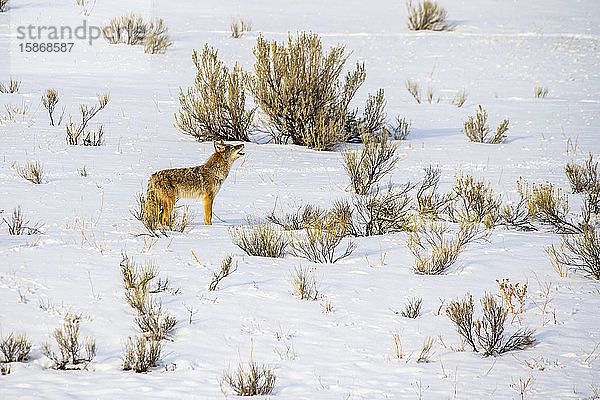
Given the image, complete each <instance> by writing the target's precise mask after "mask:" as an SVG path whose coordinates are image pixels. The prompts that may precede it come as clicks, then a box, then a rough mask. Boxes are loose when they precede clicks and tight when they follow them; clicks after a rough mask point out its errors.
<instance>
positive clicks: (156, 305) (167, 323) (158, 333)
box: [135, 300, 177, 342]
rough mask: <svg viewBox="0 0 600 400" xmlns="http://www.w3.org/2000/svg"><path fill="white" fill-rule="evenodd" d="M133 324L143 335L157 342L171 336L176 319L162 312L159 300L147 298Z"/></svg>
mask: <svg viewBox="0 0 600 400" xmlns="http://www.w3.org/2000/svg"><path fill="white" fill-rule="evenodd" d="M135 324H136V325H137V327H138V329H139V330H140V332H141V333H142V334H143V335H144V336H146V337H147V338H148V339H150V340H153V341H157V342H159V341H161V340H164V339H167V338H169V337H170V336H171V333H172V331H173V329H174V328H175V325H177V319H175V317H173V316H170V315H168V314H166V313H165V312H163V309H162V305H161V303H160V302H155V301H152V300H147V301H146V302H145V304H144V305H143V308H142V310H141V311H140V312H139V314H138V316H137V317H136V318H135Z"/></svg>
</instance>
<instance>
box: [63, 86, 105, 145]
mask: <svg viewBox="0 0 600 400" xmlns="http://www.w3.org/2000/svg"><path fill="white" fill-rule="evenodd" d="M97 97H98V104H97V105H95V106H87V105H85V104H81V105H80V110H81V124H79V125H76V124H74V123H73V121H72V120H71V117H70V116H69V124H68V125H67V137H66V139H67V144H70V145H83V146H101V145H102V144H103V143H104V130H103V127H102V125H100V127H99V128H98V130H96V131H89V130H87V129H86V128H87V125H88V123H89V122H90V120H91V119H92V118H94V117H95V116H96V114H98V113H99V112H100V111H102V110H103V109H104V108H105V107H106V106H107V105H108V101H109V100H110V95H109V94H108V93H104V94H98V95H97Z"/></svg>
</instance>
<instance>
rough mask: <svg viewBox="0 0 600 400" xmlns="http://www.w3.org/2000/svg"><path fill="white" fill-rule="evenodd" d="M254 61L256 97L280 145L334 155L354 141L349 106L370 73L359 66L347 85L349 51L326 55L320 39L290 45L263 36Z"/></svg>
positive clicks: (299, 38) (309, 36) (302, 38)
mask: <svg viewBox="0 0 600 400" xmlns="http://www.w3.org/2000/svg"><path fill="white" fill-rule="evenodd" d="M254 55H255V56H256V63H255V65H254V76H253V77H252V78H251V80H250V83H249V87H250V91H251V92H252V95H253V96H254V100H255V102H256V104H257V105H258V106H259V107H260V108H261V110H262V111H263V113H264V114H265V115H266V119H267V121H266V122H267V125H268V129H269V130H271V131H272V132H274V135H275V140H276V141H278V142H292V143H293V144H298V145H303V146H308V147H310V148H313V149H316V150H332V149H333V148H334V147H335V146H336V145H337V144H339V143H341V142H345V141H346V140H347V139H348V138H349V137H350V136H351V132H349V131H348V130H347V129H345V125H346V122H347V116H348V114H349V104H350V101H351V100H352V98H353V97H354V95H355V94H356V91H357V90H358V89H359V88H360V86H361V85H362V84H363V82H364V80H365V77H366V73H365V68H364V65H363V64H357V65H356V68H355V69H354V70H352V71H349V72H348V73H347V74H346V76H345V78H344V79H343V80H342V79H341V76H342V73H343V71H344V66H345V64H346V61H347V60H348V55H347V54H346V49H345V47H344V46H341V45H337V46H334V47H332V48H331V49H330V50H329V52H325V51H324V50H323V45H322V43H321V39H320V38H319V36H318V35H316V34H314V33H306V32H300V33H298V34H297V35H296V36H295V37H294V36H292V35H291V34H290V35H289V37H288V41H287V43H279V42H277V41H269V40H267V39H265V38H264V37H263V36H262V35H259V37H258V39H257V44H256V47H255V48H254Z"/></svg>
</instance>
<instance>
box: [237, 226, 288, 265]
mask: <svg viewBox="0 0 600 400" xmlns="http://www.w3.org/2000/svg"><path fill="white" fill-rule="evenodd" d="M248 223H249V225H247V226H237V227H233V228H231V229H230V230H229V236H230V237H231V240H232V241H233V243H234V244H235V245H236V246H238V247H239V248H240V249H242V250H244V251H245V252H246V254H248V255H249V256H260V257H275V258H277V257H283V256H285V254H286V249H287V247H288V241H287V237H286V235H285V233H284V232H282V231H281V230H279V229H278V228H277V227H275V226H274V225H272V224H263V223H252V222H251V221H248Z"/></svg>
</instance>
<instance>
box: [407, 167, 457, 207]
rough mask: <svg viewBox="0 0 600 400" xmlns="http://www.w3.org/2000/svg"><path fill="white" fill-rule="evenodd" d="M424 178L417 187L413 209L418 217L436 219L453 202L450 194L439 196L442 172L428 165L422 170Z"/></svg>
mask: <svg viewBox="0 0 600 400" xmlns="http://www.w3.org/2000/svg"><path fill="white" fill-rule="evenodd" d="M424 171H425V176H424V177H423V180H422V181H421V183H420V184H419V185H417V193H416V204H415V208H416V210H417V212H418V214H419V215H420V216H423V217H424V216H426V217H430V218H431V219H438V218H439V217H440V215H441V214H443V213H445V212H446V211H447V209H448V207H449V205H450V203H451V202H452V200H453V197H452V194H444V195H440V194H439V193H438V192H437V191H438V185H439V183H440V177H441V176H442V171H441V170H440V169H439V168H437V167H433V166H431V165H429V166H428V167H426V168H424Z"/></svg>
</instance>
